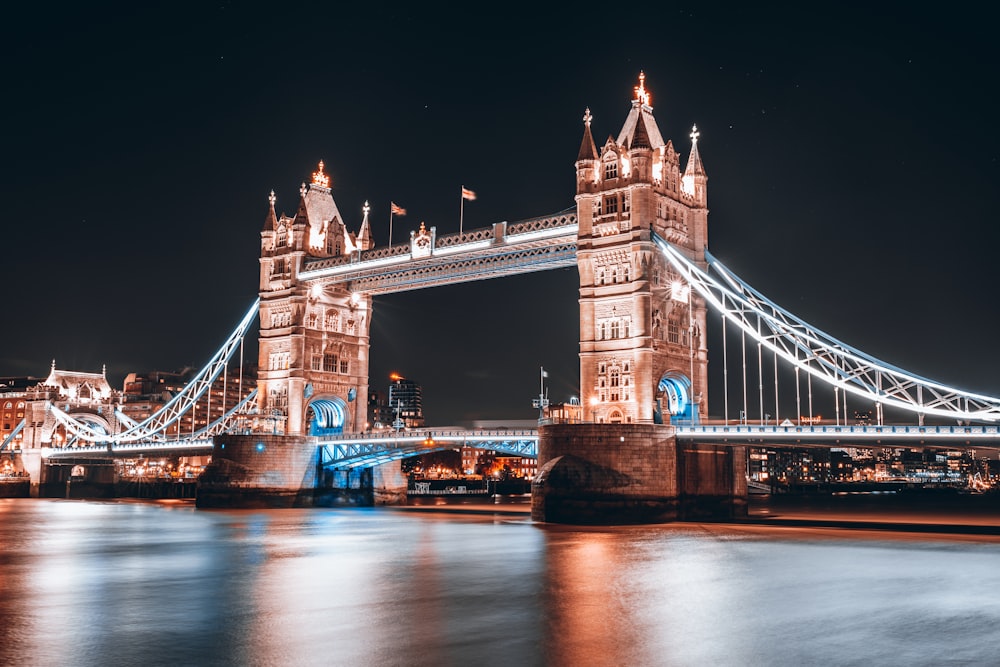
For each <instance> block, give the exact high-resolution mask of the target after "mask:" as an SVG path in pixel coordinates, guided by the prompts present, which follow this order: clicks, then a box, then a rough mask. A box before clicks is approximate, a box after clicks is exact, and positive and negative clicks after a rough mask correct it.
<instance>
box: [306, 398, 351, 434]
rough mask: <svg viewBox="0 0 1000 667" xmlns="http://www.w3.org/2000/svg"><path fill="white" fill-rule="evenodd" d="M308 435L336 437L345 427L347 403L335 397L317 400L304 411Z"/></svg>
mask: <svg viewBox="0 0 1000 667" xmlns="http://www.w3.org/2000/svg"><path fill="white" fill-rule="evenodd" d="M306 422H307V423H308V425H309V435H338V434H340V433H343V432H344V426H346V425H347V403H345V402H344V401H343V399H341V398H338V397H336V396H331V397H326V398H317V399H316V400H314V401H312V402H311V403H310V404H309V409H308V410H307V411H306Z"/></svg>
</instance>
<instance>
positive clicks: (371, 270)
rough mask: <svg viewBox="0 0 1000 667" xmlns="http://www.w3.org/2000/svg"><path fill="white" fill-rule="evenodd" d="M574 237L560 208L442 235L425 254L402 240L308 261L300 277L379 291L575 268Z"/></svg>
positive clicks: (569, 217) (570, 216)
mask: <svg viewBox="0 0 1000 667" xmlns="http://www.w3.org/2000/svg"><path fill="white" fill-rule="evenodd" d="M576 237H577V220H576V214H575V212H569V211H564V212H562V213H558V214H556V215H551V216H543V217H539V218H532V219H530V220H525V221H521V222H517V223H512V224H506V223H500V224H497V225H494V226H493V227H491V228H486V229H478V230H472V231H469V232H465V233H463V234H449V235H446V236H442V237H440V238H437V239H436V241H435V247H434V249H433V250H432V251H431V254H430V256H428V257H426V258H413V256H412V254H411V252H410V251H409V249H410V245H409V244H404V245H395V246H392V247H390V248H383V249H377V250H370V251H365V252H363V253H361V254H360V255H354V256H351V257H337V258H327V259H322V260H315V261H311V262H309V263H308V264H307V265H306V266H305V268H304V269H303V271H302V272H300V273H299V278H300V279H302V280H308V281H316V282H320V283H322V284H326V285H332V284H338V283H339V284H348V285H349V286H350V289H351V290H352V291H357V292H365V293H367V294H372V295H377V294H391V293H396V292H405V291H410V290H416V289H423V288H426V287H433V286H435V285H444V284H455V283H464V282H472V281H476V280H486V279H489V278H497V277H500V276H508V275H517V274H523V273H532V272H535V271H547V270H550V269H557V268H564V267H571V266H574V267H575V266H576Z"/></svg>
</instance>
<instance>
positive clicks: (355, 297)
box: [351, 292, 361, 306]
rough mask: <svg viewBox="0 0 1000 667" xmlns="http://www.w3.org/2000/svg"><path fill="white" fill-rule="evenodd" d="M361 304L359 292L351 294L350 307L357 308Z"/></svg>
mask: <svg viewBox="0 0 1000 667" xmlns="http://www.w3.org/2000/svg"><path fill="white" fill-rule="evenodd" d="M359 303H361V292H351V305H354V306H357V305H358V304H359Z"/></svg>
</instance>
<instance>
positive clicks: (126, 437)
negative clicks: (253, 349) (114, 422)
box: [47, 299, 260, 444]
mask: <svg viewBox="0 0 1000 667" xmlns="http://www.w3.org/2000/svg"><path fill="white" fill-rule="evenodd" d="M259 307H260V299H257V300H256V301H254V303H253V305H252V306H251V307H250V310H248V311H247V313H246V315H244V316H243V319H242V320H241V321H240V323H239V325H237V327H236V329H235V330H233V333H232V334H230V336H229V338H228V339H227V340H226V342H225V343H223V345H222V347H220V348H219V350H218V351H217V352H216V353H215V355H214V356H213V357H212V358H211V360H210V361H209V362H208V363H207V364H206V365H205V367H204V368H202V369H201V371H200V372H199V373H198V374H197V375H196V376H195V378H194V379H193V380H192V381H191V382H189V383H188V384H187V385H185V386H184V388H183V389H182V390H181V391H179V392H178V393H177V395H176V396H174V397H173V398H171V399H170V400H169V401H168V402H167V403H166V405H164V406H163V407H162V408H160V409H159V410H157V411H156V412H154V413H153V414H152V415H150V416H149V417H147V418H146V419H144V420H143V421H141V422H139V423H135V422H132V423H131V424H126V427H125V429H124V430H122V431H120V432H118V433H114V434H109V433H106V432H105V431H104V429H97V428H94V427H93V426H92V425H90V424H88V423H85V422H83V421H79V420H77V419H75V418H74V417H73V416H72V415H70V414H69V413H67V412H65V411H63V410H60V409H59V408H58V407H56V406H55V405H54V404H53V403H51V402H50V403H49V404H48V406H47V409H48V410H49V411H50V412H51V413H52V414H53V416H54V417H55V418H56V420H57V421H58V422H59V423H60V424H62V425H63V426H64V427H65V428H66V430H67V432H68V433H70V434H72V435H73V436H74V437H75V438H78V439H81V440H85V441H87V442H94V443H111V444H121V443H129V442H138V441H141V440H153V439H156V438H158V437H160V436H162V435H163V434H164V433H165V432H166V430H167V428H168V427H169V426H171V425H173V424H174V423H176V422H177V421H178V420H179V419H180V418H181V417H182V416H183V415H184V414H185V413H186V412H187V411H188V410H190V409H191V408H192V406H194V404H195V403H197V402H198V401H199V400H200V399H201V398H202V397H203V396H204V395H205V393H206V392H208V390H209V389H210V388H211V386H212V384H213V383H214V382H215V380H216V379H217V378H218V377H219V375H220V374H221V373H222V372H223V371H224V370H225V369H226V366H227V365H228V363H229V360H230V359H231V358H232V356H233V354H235V353H236V350H238V349H240V347H241V346H242V344H243V339H244V337H245V336H246V334H247V331H248V330H249V329H250V325H251V324H253V322H254V320H255V319H256V318H257V310H258V308H259ZM254 391H256V390H254ZM247 400H249V397H248V398H246V399H243V401H241V403H240V406H242V405H244V404H245V403H246V402H247ZM238 407H239V406H238ZM234 410H235V409H234ZM227 416H228V415H227ZM216 424H218V422H216ZM213 425H214V424H213ZM209 428H211V426H210V427H209Z"/></svg>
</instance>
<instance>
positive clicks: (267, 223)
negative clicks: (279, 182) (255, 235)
mask: <svg viewBox="0 0 1000 667" xmlns="http://www.w3.org/2000/svg"><path fill="white" fill-rule="evenodd" d="M267 201H268V204H269V208H268V210H267V218H265V219H264V231H269V230H272V229H277V228H278V216H276V215H275V214H274V202H276V201H278V198H277V197H275V196H274V190H271V194H270V195H268V197H267Z"/></svg>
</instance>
